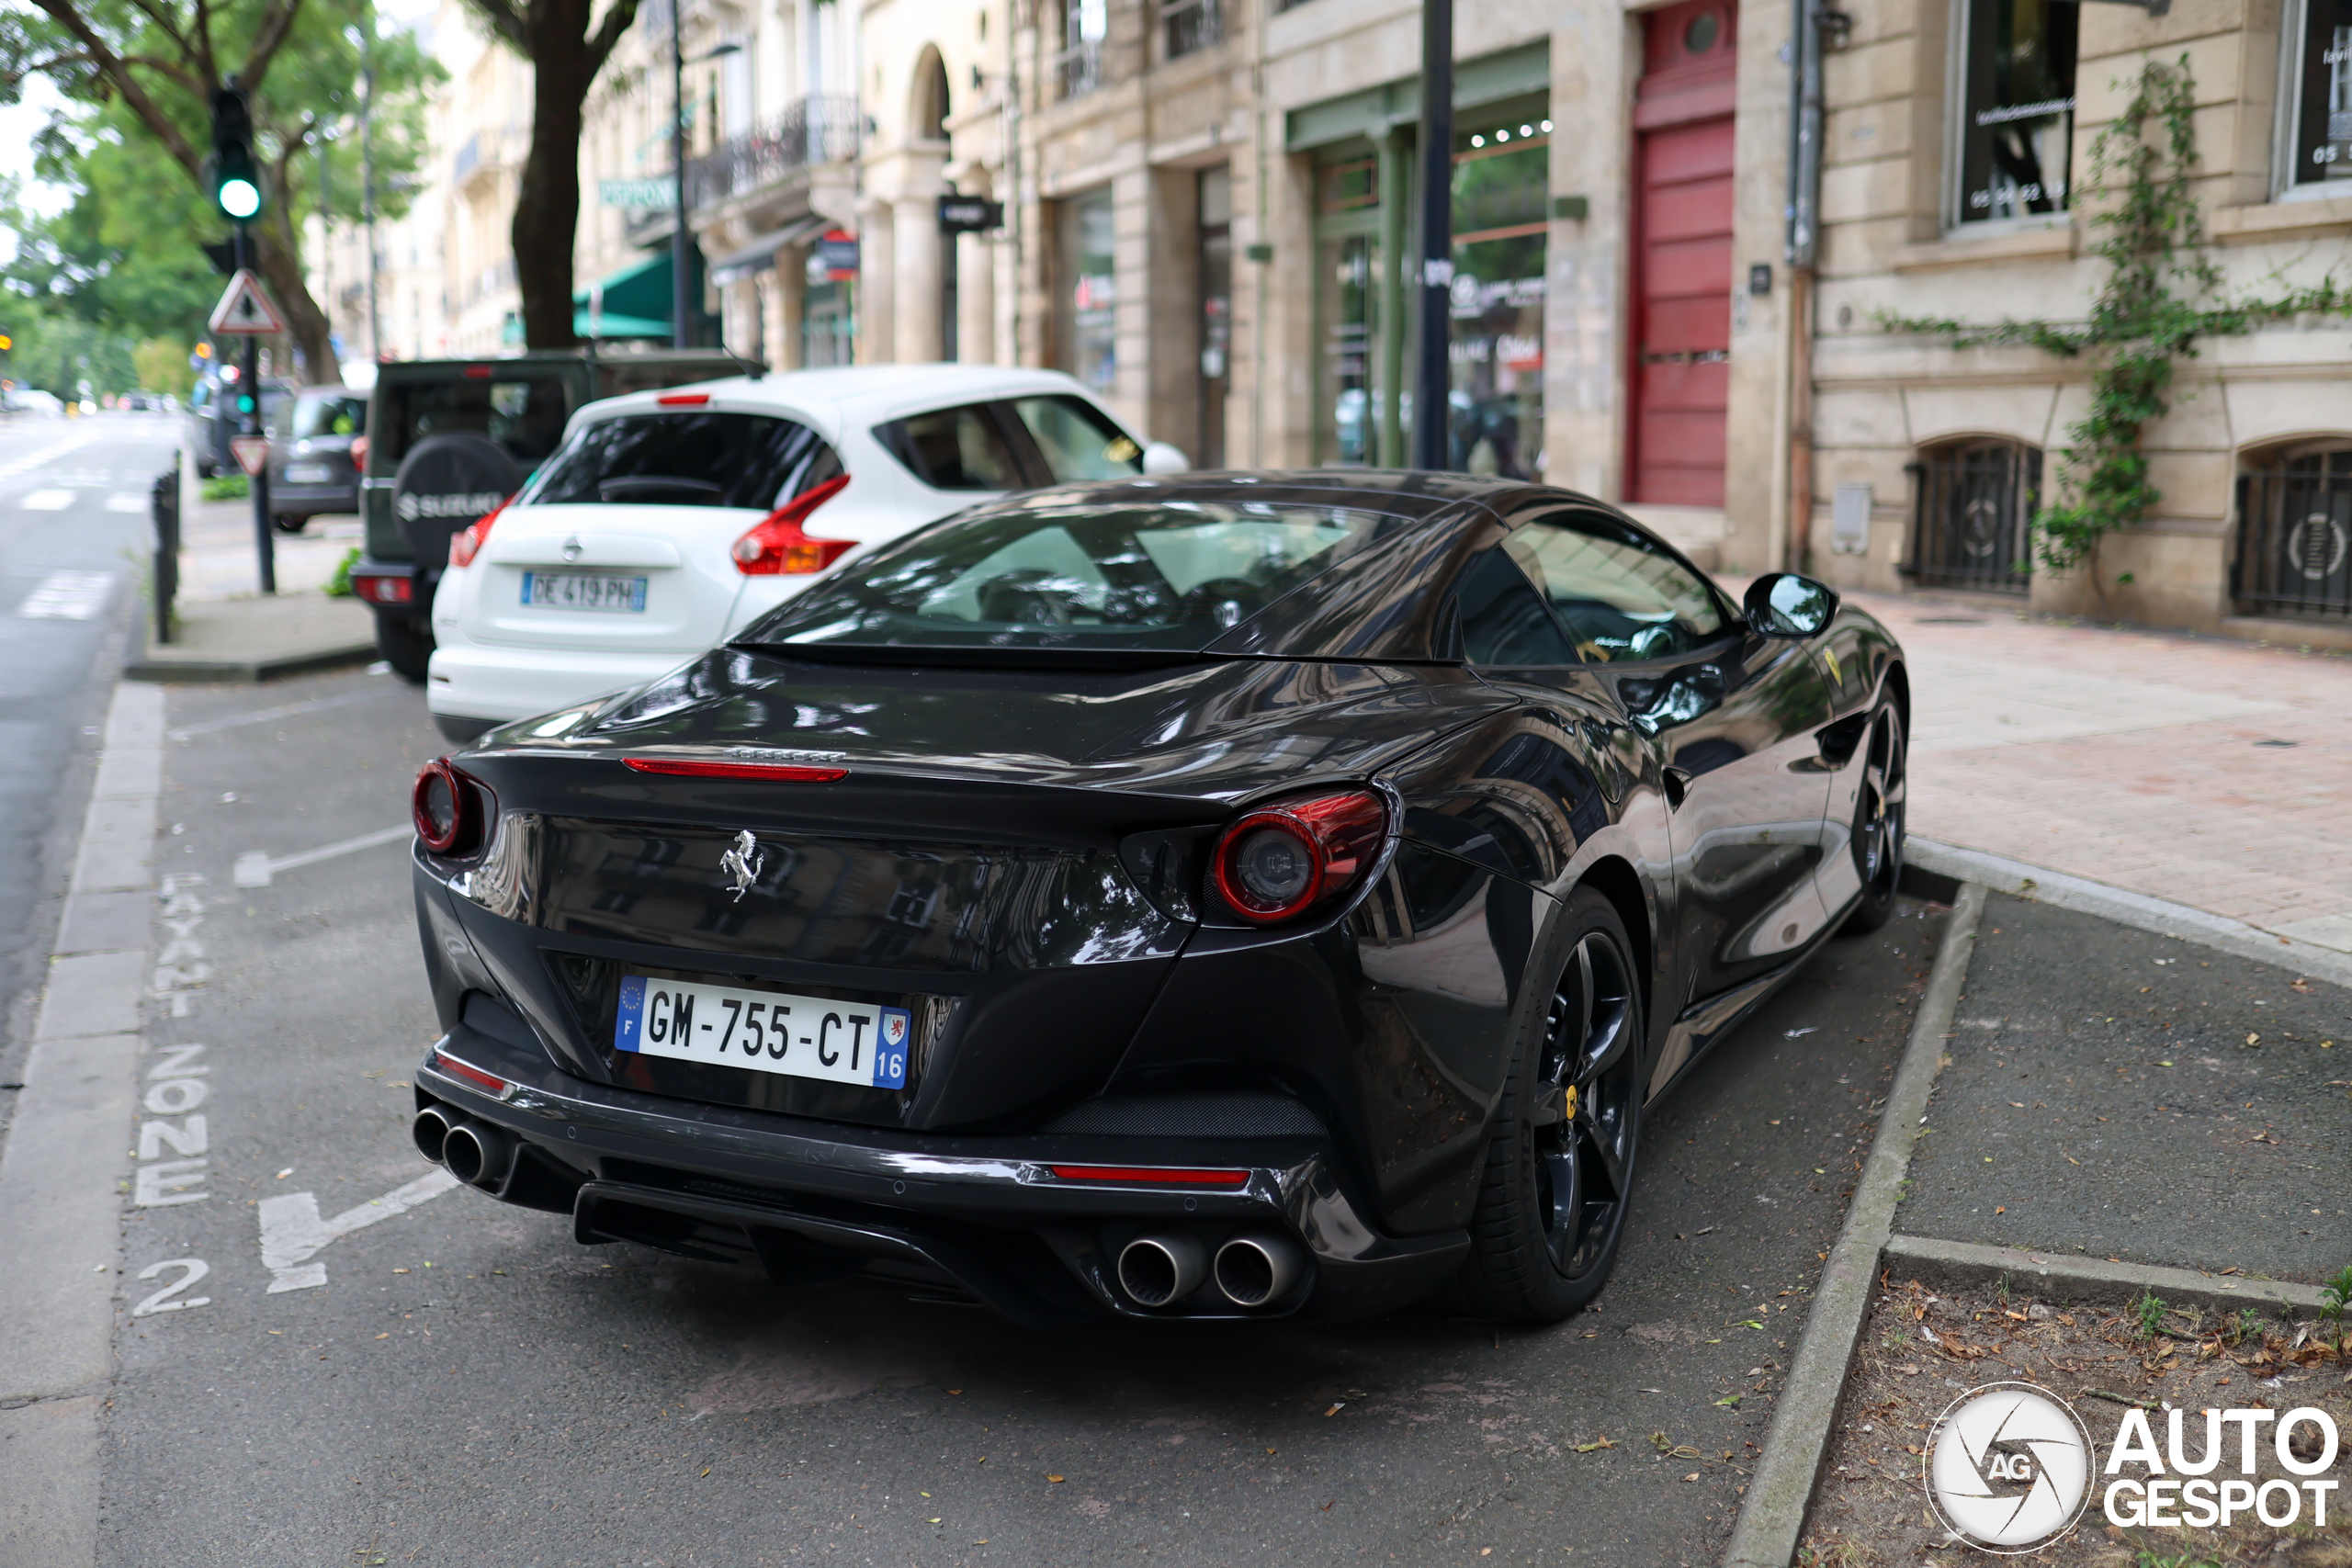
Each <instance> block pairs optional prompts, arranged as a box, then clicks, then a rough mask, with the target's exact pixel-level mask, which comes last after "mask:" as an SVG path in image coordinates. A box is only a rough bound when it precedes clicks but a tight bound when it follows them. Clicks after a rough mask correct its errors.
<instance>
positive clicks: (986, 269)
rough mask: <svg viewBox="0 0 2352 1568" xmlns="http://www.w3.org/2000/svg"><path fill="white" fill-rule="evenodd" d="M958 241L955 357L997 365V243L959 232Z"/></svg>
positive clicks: (970, 363) (981, 363)
mask: <svg viewBox="0 0 2352 1568" xmlns="http://www.w3.org/2000/svg"><path fill="white" fill-rule="evenodd" d="M956 244H957V245H958V246H960V247H961V248H960V249H959V250H958V251H957V252H956V357H957V358H958V359H960V360H962V361H963V362H964V363H965V364H967V365H994V364H995V363H997V356H996V250H997V242H996V241H995V240H992V239H990V238H989V237H988V236H987V235H985V234H959V235H957V236H956Z"/></svg>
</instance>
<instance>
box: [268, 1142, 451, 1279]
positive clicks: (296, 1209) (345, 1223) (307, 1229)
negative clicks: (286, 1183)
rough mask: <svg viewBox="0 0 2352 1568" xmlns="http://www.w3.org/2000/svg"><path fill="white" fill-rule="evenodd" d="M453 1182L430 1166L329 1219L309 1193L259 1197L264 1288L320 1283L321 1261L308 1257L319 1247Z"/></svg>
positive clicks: (426, 1198) (435, 1195) (322, 1276)
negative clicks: (266, 1274)
mask: <svg viewBox="0 0 2352 1568" xmlns="http://www.w3.org/2000/svg"><path fill="white" fill-rule="evenodd" d="M457 1185H458V1179H457V1178H456V1177H454V1176H452V1175H450V1174H449V1173H448V1172H447V1171H446V1170H435V1171H430V1172H427V1173H426V1174H425V1175H423V1176H420V1177H418V1178H417V1179H415V1180H414V1181H412V1182H410V1183H409V1184H408V1185H407V1186H405V1187H400V1188H395V1189H394V1190H391V1191H390V1192H387V1193H385V1194H384V1195H383V1196H382V1197H381V1198H377V1199H372V1200H370V1201H368V1202H365V1203H362V1204H360V1205H359V1206H358V1207H357V1208H356V1209H346V1210H345V1211H344V1212H343V1213H340V1214H337V1215H336V1216H335V1217H334V1218H333V1219H331V1220H322V1219H321V1218H320V1217H319V1200H318V1197H317V1195H316V1194H315V1193H311V1192H288V1193H287V1194H286V1195H285V1196H284V1197H282V1198H265V1199H263V1200H262V1201H261V1204H260V1210H259V1212H260V1214H261V1260H262V1265H263V1267H265V1268H266V1269H268V1270H269V1271H270V1274H271V1275H272V1276H273V1278H272V1279H271V1280H270V1282H269V1292H268V1293H269V1294H271V1295H273V1296H274V1295H277V1293H278V1292H281V1291H308V1290H313V1289H316V1288H317V1287H319V1286H321V1285H323V1284H325V1283H326V1282H327V1266H326V1265H325V1264H323V1263H312V1262H311V1258H313V1257H314V1256H316V1255H317V1253H318V1251H319V1249H320V1248H322V1247H325V1246H326V1245H327V1244H328V1243H329V1242H332V1241H334V1240H337V1239H338V1238H340V1237H343V1236H346V1235H350V1234H351V1233H352V1232H353V1231H356V1230H360V1229H363V1228H365V1227H366V1226H368V1225H372V1224H376V1223H377V1222H378V1221H379V1220H389V1219H390V1218H391V1217H392V1216H393V1215H394V1214H403V1213H407V1212H408V1211H409V1210H411V1209H413V1208H415V1207H416V1206H417V1205H418V1204H419V1203H424V1202H427V1201H431V1200H433V1199H435V1198H438V1197H439V1196H441V1194H442V1193H444V1192H447V1190H449V1189H451V1188H452V1187H455V1186H457Z"/></svg>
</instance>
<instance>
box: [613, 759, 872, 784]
mask: <svg viewBox="0 0 2352 1568" xmlns="http://www.w3.org/2000/svg"><path fill="white" fill-rule="evenodd" d="M621 761H623V762H625V763H627V764H628V766H629V767H630V768H632V769H634V770H635V771H636V772H638V773H676V774H679V775H681V776H683V777H685V778H690V779H769V780H772V781H774V782H775V783H777V784H831V783H832V782H833V781H834V780H835V779H845V778H847V777H849V770H848V769H847V768H795V767H786V766H783V765H780V764H777V763H773V762H673V761H667V760H665V759H663V758H661V757H624V758H622V759H621Z"/></svg>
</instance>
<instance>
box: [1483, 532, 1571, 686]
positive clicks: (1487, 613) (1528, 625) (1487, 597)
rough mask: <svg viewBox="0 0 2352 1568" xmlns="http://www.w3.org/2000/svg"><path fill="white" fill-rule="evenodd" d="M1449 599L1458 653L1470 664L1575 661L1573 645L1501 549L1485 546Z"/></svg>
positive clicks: (1541, 599) (1507, 554) (1514, 564)
mask: <svg viewBox="0 0 2352 1568" xmlns="http://www.w3.org/2000/svg"><path fill="white" fill-rule="evenodd" d="M1453 603H1454V606H1455V609H1456V610H1457V612H1458V613H1459V615H1460V616H1461V626H1462V656H1463V657H1464V659H1467V660H1469V661H1470V662H1471V663H1473V664H1485V665H1544V664H1574V663H1576V662H1577V654H1576V649H1573V648H1571V647H1569V646H1568V639H1567V638H1566V637H1564V636H1563V635H1561V632H1560V624H1559V622H1557V621H1555V620H1554V619H1553V618H1552V613H1551V612H1550V611H1549V610H1546V609H1545V608H1544V599H1543V595H1541V594H1539V593H1537V592H1535V588H1534V585H1533V584H1532V583H1530V582H1529V581H1527V576H1526V574H1525V573H1524V572H1522V571H1521V570H1520V569H1519V566H1518V564H1517V563H1516V562H1514V561H1513V560H1512V559H1511V558H1510V553H1509V552H1508V551H1507V550H1503V549H1500V548H1497V549H1491V550H1487V551H1486V552H1485V553H1484V554H1482V555H1480V556H1479V557H1478V558H1477V559H1476V560H1475V561H1473V562H1472V563H1471V565H1470V569H1469V570H1467V571H1465V572H1464V573H1463V574H1462V581H1461V583H1460V585H1459V586H1457V587H1456V588H1455V589H1454V591H1453Z"/></svg>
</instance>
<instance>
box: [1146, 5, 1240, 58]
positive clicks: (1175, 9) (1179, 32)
mask: <svg viewBox="0 0 2352 1568" xmlns="http://www.w3.org/2000/svg"><path fill="white" fill-rule="evenodd" d="M1159 26H1160V30H1161V33H1162V35H1163V36H1164V38H1165V39H1166V40H1167V49H1168V58H1169V59H1170V60H1180V59H1182V57H1183V56H1185V55H1188V54H1191V53H1193V51H1196V50H1203V49H1209V48H1213V47H1214V46H1216V45H1217V44H1220V43H1223V42H1224V41H1225V12H1224V9H1223V7H1222V6H1221V5H1220V4H1219V0H1169V3H1168V4H1166V5H1163V6H1160V7H1159Z"/></svg>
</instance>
